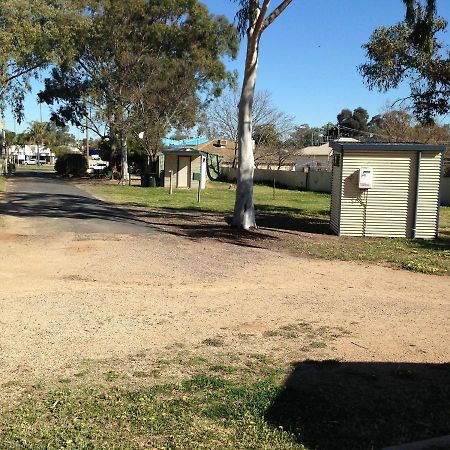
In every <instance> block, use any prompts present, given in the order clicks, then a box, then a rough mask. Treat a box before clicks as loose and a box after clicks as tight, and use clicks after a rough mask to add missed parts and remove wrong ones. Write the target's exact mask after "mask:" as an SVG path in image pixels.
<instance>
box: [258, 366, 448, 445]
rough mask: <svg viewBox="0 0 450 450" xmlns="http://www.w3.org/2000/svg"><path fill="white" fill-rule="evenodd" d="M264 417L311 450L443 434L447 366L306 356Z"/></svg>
mask: <svg viewBox="0 0 450 450" xmlns="http://www.w3.org/2000/svg"><path fill="white" fill-rule="evenodd" d="M266 420H267V421H268V422H269V423H270V424H272V425H274V426H276V427H282V428H283V429H284V430H285V431H289V432H291V433H293V434H294V436H295V438H296V439H297V440H298V442H299V443H302V444H304V445H305V446H307V447H308V448H311V449H320V450H344V449H352V450H358V449H361V450H362V449H364V450H369V449H380V448H382V447H384V446H390V445H398V444H401V443H407V442H413V441H418V440H425V439H431V438H435V437H439V436H445V435H448V434H450V364H415V363H382V362H367V363H365V362H362V363H360V362H343V363H340V362H338V361H305V362H298V363H295V364H294V365H293V371H292V373H291V374H290V376H289V377H288V378H287V380H286V382H285V385H284V387H283V389H282V390H281V391H280V393H279V395H278V396H277V397H276V399H275V401H274V402H273V403H272V405H271V406H270V408H269V409H268V411H267V412H266Z"/></svg>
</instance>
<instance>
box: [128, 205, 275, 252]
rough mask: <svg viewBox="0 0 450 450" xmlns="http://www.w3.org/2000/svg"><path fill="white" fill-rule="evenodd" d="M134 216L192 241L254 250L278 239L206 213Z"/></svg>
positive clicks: (172, 211)
mask: <svg viewBox="0 0 450 450" xmlns="http://www.w3.org/2000/svg"><path fill="white" fill-rule="evenodd" d="M133 211H134V214H135V215H136V216H137V217H139V218H141V219H142V220H144V221H145V222H146V223H149V224H150V225H151V226H152V227H154V228H156V229H157V230H159V231H161V232H163V233H167V234H171V235H173V236H180V237H186V238H189V239H192V240H197V241H204V240H214V241H218V242H222V243H228V244H233V245H237V246H243V247H251V248H266V247H267V245H266V244H265V243H266V242H267V241H274V240H276V239H277V238H276V237H274V236H270V235H268V234H266V233H263V232H260V231H258V230H255V231H251V232H246V231H242V230H237V229H235V228H233V227H231V226H230V219H231V218H230V217H224V216H223V214H219V213H209V212H205V211H193V210H180V209H157V210H154V209H148V208H137V209H134V210H133Z"/></svg>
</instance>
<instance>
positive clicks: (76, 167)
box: [55, 153, 87, 177]
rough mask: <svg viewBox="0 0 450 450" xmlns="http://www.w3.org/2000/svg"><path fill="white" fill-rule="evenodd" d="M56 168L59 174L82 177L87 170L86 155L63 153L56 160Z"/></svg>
mask: <svg viewBox="0 0 450 450" xmlns="http://www.w3.org/2000/svg"><path fill="white" fill-rule="evenodd" d="M55 170H56V173H57V174H58V175H62V176H66V177H68V176H73V177H82V176H84V175H85V174H86V170H87V161H86V157H85V156H84V155H80V154H77V153H68V154H65V155H61V156H59V158H58V159H57V160H56V163H55Z"/></svg>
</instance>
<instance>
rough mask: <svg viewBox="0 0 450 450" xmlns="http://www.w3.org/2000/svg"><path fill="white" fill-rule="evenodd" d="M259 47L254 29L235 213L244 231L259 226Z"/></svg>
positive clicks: (249, 46) (243, 98) (241, 107)
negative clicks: (255, 118) (255, 124)
mask: <svg viewBox="0 0 450 450" xmlns="http://www.w3.org/2000/svg"><path fill="white" fill-rule="evenodd" d="M258 46H259V36H255V35H254V34H253V31H252V30H250V32H249V35H248V41H247V56H246V62H245V76H244V81H243V84H242V92H241V99H240V102H239V123H238V174H237V188H236V201H235V204H234V216H233V224H234V226H235V227H237V228H242V229H244V230H249V229H250V228H256V221H255V207H254V204H253V175H254V171H255V157H254V154H253V138H252V135H253V132H252V108H253V99H254V96H255V85H256V72H257V69H258Z"/></svg>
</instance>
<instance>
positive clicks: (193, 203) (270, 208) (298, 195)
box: [87, 182, 450, 275]
mask: <svg viewBox="0 0 450 450" xmlns="http://www.w3.org/2000/svg"><path fill="white" fill-rule="evenodd" d="M231 187H232V186H231V185H230V184H228V183H217V182H214V183H209V185H208V188H207V189H206V190H205V191H204V192H202V201H201V203H197V197H196V192H195V190H175V191H174V194H173V195H169V192H168V190H167V189H164V188H155V189H142V188H140V187H128V186H118V185H111V184H109V185H108V184H95V185H94V184H92V185H87V189H88V190H90V191H91V192H92V193H93V194H94V195H98V196H99V197H101V198H104V199H105V200H108V201H111V202H114V203H119V204H123V205H130V206H143V207H149V208H156V209H158V208H161V209H163V208H164V209H172V210H175V211H176V210H180V211H182V210H191V211H210V212H220V213H225V214H227V213H231V212H232V210H233V205H234V197H235V191H234V189H232V188H231ZM254 201H255V207H256V210H257V215H258V217H257V222H258V223H259V224H260V225H261V226H262V227H263V228H271V229H281V230H298V231H306V232H311V233H314V234H315V237H314V239H304V238H303V239H296V238H295V237H294V236H293V235H291V234H286V235H284V236H283V237H280V240H281V244H280V246H281V247H283V248H285V249H288V250H289V251H291V252H293V253H295V254H298V255H303V256H311V257H315V258H325V259H337V260H347V261H364V262H370V263H385V264H389V265H391V266H394V267H396V268H400V269H406V270H410V271H415V272H422V273H428V274H436V275H446V274H450V208H449V207H442V208H441V217H440V230H439V231H440V236H439V239H437V240H435V241H423V240H409V239H389V238H384V239H383V238H380V239H379V238H350V237H339V238H337V237H333V236H329V235H328V234H329V233H330V230H329V225H328V223H329V213H330V195H328V194H320V193H314V192H300V191H294V190H287V189H277V190H276V193H275V198H273V190H272V188H271V187H269V186H262V185H256V186H255V189H254ZM171 220H172V221H173V223H178V222H177V219H176V216H175V217H173V216H172V217H171ZM183 220H185V219H183V218H181V216H180V219H179V222H180V224H181V223H184V222H183Z"/></svg>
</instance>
